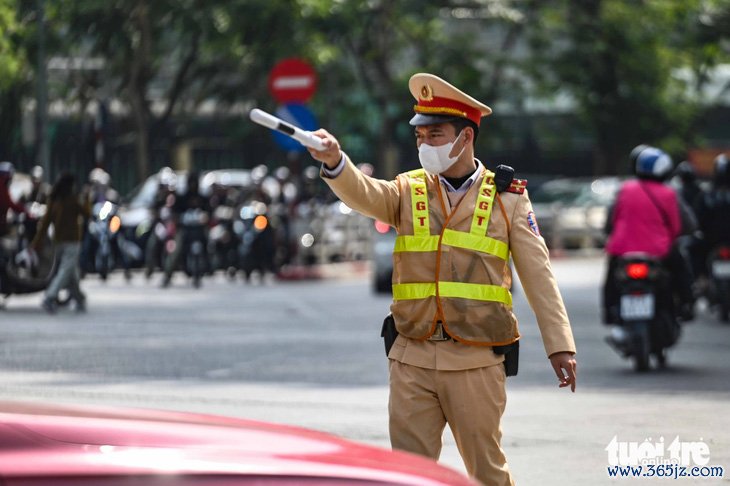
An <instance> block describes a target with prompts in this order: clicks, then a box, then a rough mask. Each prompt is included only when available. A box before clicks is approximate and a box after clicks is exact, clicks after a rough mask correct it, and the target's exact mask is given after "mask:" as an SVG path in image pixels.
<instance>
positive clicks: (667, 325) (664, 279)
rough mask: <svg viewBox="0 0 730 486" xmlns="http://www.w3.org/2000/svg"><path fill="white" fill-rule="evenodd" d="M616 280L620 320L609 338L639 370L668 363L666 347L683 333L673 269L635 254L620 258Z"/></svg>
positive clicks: (620, 352) (621, 353)
mask: <svg viewBox="0 0 730 486" xmlns="http://www.w3.org/2000/svg"><path fill="white" fill-rule="evenodd" d="M613 279H614V282H615V285H616V288H617V289H618V295H619V306H618V316H617V317H618V323H617V325H616V326H614V327H613V329H612V330H611V335H610V336H607V337H606V341H607V342H608V344H609V345H611V346H612V347H613V348H614V349H615V350H616V351H617V352H618V353H619V354H620V355H621V356H622V357H624V358H630V359H631V360H633V363H634V369H635V370H636V371H646V370H648V369H649V367H650V356H652V355H653V356H654V357H655V358H656V362H657V365H658V366H659V367H664V366H665V365H666V360H667V355H666V350H667V349H668V348H670V347H671V346H673V345H674V344H675V343H676V342H677V340H678V339H679V335H680V326H679V322H678V321H677V317H676V314H675V305H674V298H673V295H672V289H671V282H670V275H669V271H668V270H667V269H666V268H665V267H664V265H663V264H662V262H661V261H660V260H658V259H656V258H653V257H651V256H649V255H645V254H641V253H633V254H627V255H623V256H621V257H618V258H617V260H616V262H615V269H614V271H613Z"/></svg>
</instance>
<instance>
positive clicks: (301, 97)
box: [269, 57, 317, 103]
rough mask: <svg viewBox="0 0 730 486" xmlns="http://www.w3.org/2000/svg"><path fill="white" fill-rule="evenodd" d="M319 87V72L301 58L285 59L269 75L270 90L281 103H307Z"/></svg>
mask: <svg viewBox="0 0 730 486" xmlns="http://www.w3.org/2000/svg"><path fill="white" fill-rule="evenodd" d="M316 89H317V74H316V73H315V72H314V69H313V68H312V66H310V65H309V64H307V63H306V62H304V61H303V60H301V59H298V58H295V57H292V58H289V59H284V60H282V61H280V62H279V63H277V64H276V66H274V68H273V69H272V70H271V74H270V75H269V91H271V95H272V96H273V97H274V99H275V100H276V101H278V102H279V103H306V102H307V101H309V99H310V98H311V97H312V95H313V94H314V91H315V90H316Z"/></svg>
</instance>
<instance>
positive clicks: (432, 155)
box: [418, 130, 466, 175]
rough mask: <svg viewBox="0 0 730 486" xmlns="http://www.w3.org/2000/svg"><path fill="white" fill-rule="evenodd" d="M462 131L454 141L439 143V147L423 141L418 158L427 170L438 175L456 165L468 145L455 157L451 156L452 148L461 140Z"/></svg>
mask: <svg viewBox="0 0 730 486" xmlns="http://www.w3.org/2000/svg"><path fill="white" fill-rule="evenodd" d="M462 132H463V130H462ZM462 132H459V135H458V136H457V137H456V140H454V141H453V142H449V143H446V144H444V145H439V146H438V147H434V146H433V145H428V144H426V143H422V144H421V145H420V146H419V147H418V160H420V161H421V166H422V167H423V168H424V169H426V172H429V173H431V174H434V175H438V174H441V173H442V172H445V171H447V170H449V167H451V166H452V165H454V163H455V162H456V161H457V159H458V158H459V157H461V154H462V153H463V152H464V149H465V148H466V145H464V147H462V148H461V151H459V153H458V154H456V155H455V156H453V157H449V154H450V153H451V150H452V149H453V148H454V144H455V143H456V142H458V141H459V138H461V133H462Z"/></svg>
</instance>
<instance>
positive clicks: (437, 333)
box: [428, 322, 451, 341]
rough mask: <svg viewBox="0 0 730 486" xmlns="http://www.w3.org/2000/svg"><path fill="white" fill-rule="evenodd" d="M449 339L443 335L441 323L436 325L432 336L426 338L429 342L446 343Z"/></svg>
mask: <svg viewBox="0 0 730 486" xmlns="http://www.w3.org/2000/svg"><path fill="white" fill-rule="evenodd" d="M449 339H451V337H450V336H449V335H448V334H445V333H444V326H443V324H441V322H437V323H436V329H435V330H434V331H433V334H431V335H430V336H429V337H428V340H429V341H448V340H449Z"/></svg>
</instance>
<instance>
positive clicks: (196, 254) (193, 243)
mask: <svg viewBox="0 0 730 486" xmlns="http://www.w3.org/2000/svg"><path fill="white" fill-rule="evenodd" d="M209 219H210V218H209V216H208V213H206V212H205V211H204V210H202V209H199V208H195V209H192V208H191V209H187V210H186V211H184V212H183V213H182V215H181V216H180V224H181V225H182V227H183V229H184V241H183V245H184V246H183V255H185V272H186V273H187V274H188V276H189V277H190V278H191V279H192V280H193V286H194V287H195V288H199V287H200V285H201V283H202V279H203V275H205V273H206V271H207V269H208V256H207V248H208V244H207V243H208V235H207V229H208V221H209Z"/></svg>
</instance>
